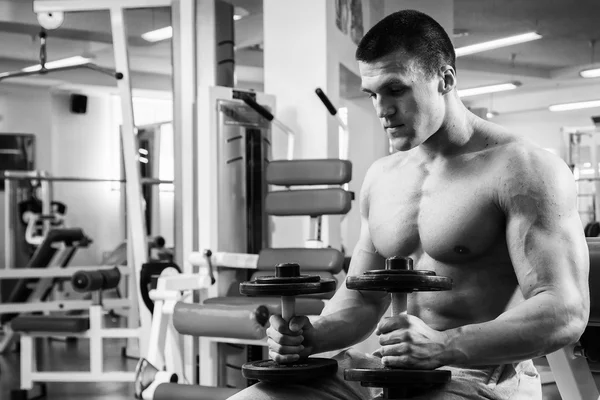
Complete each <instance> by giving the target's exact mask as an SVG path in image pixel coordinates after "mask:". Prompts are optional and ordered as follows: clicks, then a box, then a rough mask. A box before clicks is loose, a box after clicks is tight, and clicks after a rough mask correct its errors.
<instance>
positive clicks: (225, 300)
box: [204, 284, 325, 321]
mask: <svg viewBox="0 0 600 400" xmlns="http://www.w3.org/2000/svg"><path fill="white" fill-rule="evenodd" d="M236 286H238V294H239V284H238V285H236ZM204 305H205V306H207V307H208V306H217V307H218V306H229V307H232V308H234V309H237V308H239V307H245V308H246V309H250V310H252V309H253V307H254V308H257V307H259V306H261V305H262V306H264V307H266V308H267V310H268V316H271V315H272V314H279V315H281V299H280V298H279V297H260V296H259V297H245V296H244V297H241V296H236V297H213V298H211V299H206V300H205V301H204ZM323 307H325V303H324V302H323V300H321V299H313V298H305V297H303V296H297V297H296V314H297V315H319V314H321V311H323ZM268 316H267V320H268ZM257 321H258V319H257Z"/></svg>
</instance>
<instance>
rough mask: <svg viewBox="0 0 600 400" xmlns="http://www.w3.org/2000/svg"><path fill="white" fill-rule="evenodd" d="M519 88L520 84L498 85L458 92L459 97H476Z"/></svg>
mask: <svg viewBox="0 0 600 400" xmlns="http://www.w3.org/2000/svg"><path fill="white" fill-rule="evenodd" d="M519 86H521V82H508V83H499V84H497V85H488V86H479V87H474V88H469V89H463V90H459V91H458V95H459V96H460V97H468V96H477V95H478V94H486V93H495V92H503V91H505V90H512V89H516V88H518V87H519Z"/></svg>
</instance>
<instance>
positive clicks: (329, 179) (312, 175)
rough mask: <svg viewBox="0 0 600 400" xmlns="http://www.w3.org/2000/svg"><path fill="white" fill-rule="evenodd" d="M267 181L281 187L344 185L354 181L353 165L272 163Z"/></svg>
mask: <svg viewBox="0 0 600 400" xmlns="http://www.w3.org/2000/svg"><path fill="white" fill-rule="evenodd" d="M266 179H267V183H269V184H271V185H279V186H297V185H343V184H345V183H348V182H350V180H351V179H352V163H351V162H350V161H348V160H336V159H324V160H278V161H271V162H270V163H269V164H268V165H267V172H266Z"/></svg>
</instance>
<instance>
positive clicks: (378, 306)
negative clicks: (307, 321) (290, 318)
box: [313, 286, 389, 354]
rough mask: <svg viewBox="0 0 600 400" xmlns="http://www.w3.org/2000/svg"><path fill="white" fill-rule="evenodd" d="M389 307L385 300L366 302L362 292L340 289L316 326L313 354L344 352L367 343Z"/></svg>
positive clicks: (315, 323)
mask: <svg viewBox="0 0 600 400" xmlns="http://www.w3.org/2000/svg"><path fill="white" fill-rule="evenodd" d="M388 297H389V296H388ZM388 304H389V303H388V302H386V298H385V297H384V298H382V300H381V302H377V303H373V302H365V301H364V299H363V298H362V294H361V293H360V292H358V291H350V290H348V289H347V288H346V287H345V286H344V287H343V288H340V289H339V290H338V292H337V293H336V294H335V296H334V298H332V299H331V300H330V303H329V304H328V305H327V306H326V307H325V309H324V310H323V313H322V314H321V316H320V317H319V318H318V319H317V320H316V321H315V322H314V323H313V326H314V327H315V338H314V347H313V354H315V353H323V352H326V351H333V350H339V349H343V348H346V347H349V346H352V345H354V344H356V343H359V342H361V341H363V340H365V339H366V338H367V337H368V336H369V335H370V334H371V333H372V332H373V331H374V330H375V328H376V326H377V323H378V322H379V319H380V318H381V315H382V314H383V313H384V312H385V310H386V309H387V306H388Z"/></svg>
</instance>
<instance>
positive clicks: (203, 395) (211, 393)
mask: <svg viewBox="0 0 600 400" xmlns="http://www.w3.org/2000/svg"><path fill="white" fill-rule="evenodd" d="M240 390H242V389H234V388H220V387H212V386H198V385H182V384H178V383H163V384H160V385H158V386H157V387H156V391H155V392H154V397H153V399H154V400H174V399H177V400H225V399H227V398H229V397H231V396H233V395H234V394H236V393H237V392H239V391H240Z"/></svg>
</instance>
